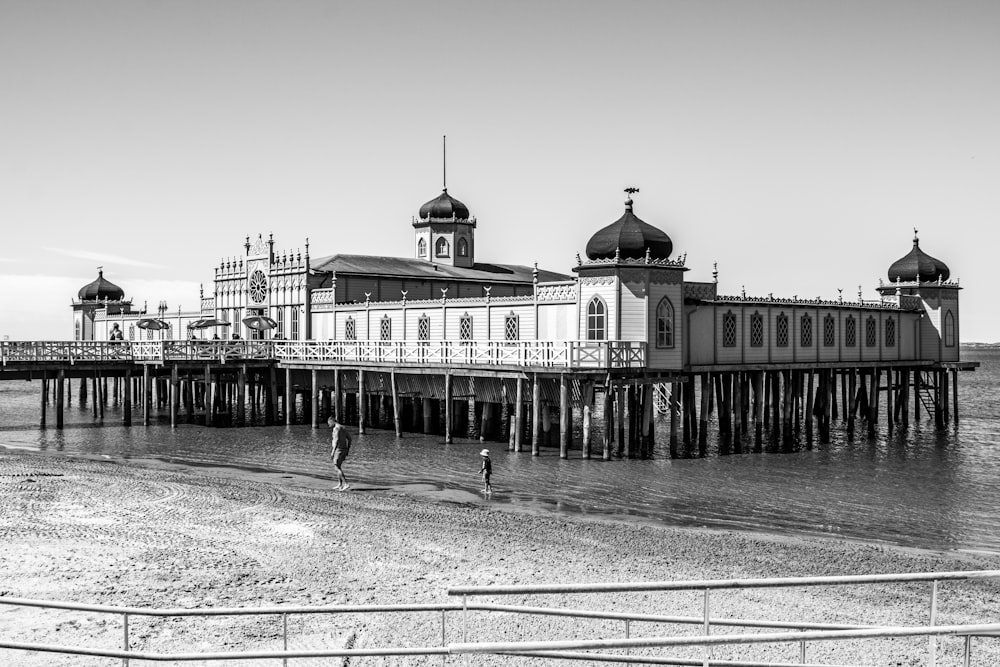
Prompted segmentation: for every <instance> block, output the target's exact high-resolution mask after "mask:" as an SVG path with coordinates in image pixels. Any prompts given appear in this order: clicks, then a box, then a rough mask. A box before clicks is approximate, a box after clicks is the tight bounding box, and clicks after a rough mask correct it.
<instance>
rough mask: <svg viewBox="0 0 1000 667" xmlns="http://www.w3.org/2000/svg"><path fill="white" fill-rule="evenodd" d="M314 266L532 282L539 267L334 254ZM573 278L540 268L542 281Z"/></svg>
mask: <svg viewBox="0 0 1000 667" xmlns="http://www.w3.org/2000/svg"><path fill="white" fill-rule="evenodd" d="M312 267H313V270H315V271H321V272H332V273H334V274H355V275H369V276H387V277H394V278H417V279H422V280H466V281H476V282H486V283H490V282H493V283H522V284H530V283H531V282H532V281H533V280H534V271H535V269H534V268H533V267H530V266H519V265H516V264H482V263H480V262H477V263H476V264H474V265H473V266H472V267H471V268H467V269H466V268H462V267H458V266H448V265H445V264H434V263H432V262H428V261H426V260H422V259H409V258H405V257H381V256H373V255H333V256H332V257H322V258H319V259H317V260H314V261H313V263H312ZM558 280H572V277H571V276H567V275H565V274H562V273H555V272H554V271H545V270H542V269H538V281H539V282H553V281H558Z"/></svg>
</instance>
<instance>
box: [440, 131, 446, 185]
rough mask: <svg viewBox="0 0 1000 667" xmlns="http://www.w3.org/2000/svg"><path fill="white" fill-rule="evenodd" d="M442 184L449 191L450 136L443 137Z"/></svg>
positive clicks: (444, 135)
mask: <svg viewBox="0 0 1000 667" xmlns="http://www.w3.org/2000/svg"><path fill="white" fill-rule="evenodd" d="M441 182H442V184H443V186H444V191H445V192H447V191H448V135H447V134H443V135H441Z"/></svg>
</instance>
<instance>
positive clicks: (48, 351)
mask: <svg viewBox="0 0 1000 667" xmlns="http://www.w3.org/2000/svg"><path fill="white" fill-rule="evenodd" d="M0 358H2V362H3V366H4V367H7V366H8V365H11V364H25V363H45V362H54V363H70V364H76V363H81V362H85V363H93V362H123V361H124V362H136V363H165V362H177V361H204V362H206V363H208V362H218V363H225V362H227V361H245V360H253V361H269V360H275V361H279V362H281V361H284V362H296V361H304V362H331V363H364V364H384V365H393V366H396V365H399V366H405V365H421V366H427V365H433V366H514V367H542V368H641V367H643V366H644V365H645V362H646V344H645V343H641V342H631V341H590V340H588V341H574V340H571V341H335V340H330V341H321V340H311V341H282V340H195V339H189V340H141V341H4V342H2V343H0Z"/></svg>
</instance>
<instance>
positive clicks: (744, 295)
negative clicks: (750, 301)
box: [740, 285, 747, 299]
mask: <svg viewBox="0 0 1000 667" xmlns="http://www.w3.org/2000/svg"><path fill="white" fill-rule="evenodd" d="M740 292H741V294H742V295H743V298H744V299H745V298H747V286H746V285H740Z"/></svg>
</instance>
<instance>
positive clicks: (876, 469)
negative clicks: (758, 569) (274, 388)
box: [0, 349, 1000, 552]
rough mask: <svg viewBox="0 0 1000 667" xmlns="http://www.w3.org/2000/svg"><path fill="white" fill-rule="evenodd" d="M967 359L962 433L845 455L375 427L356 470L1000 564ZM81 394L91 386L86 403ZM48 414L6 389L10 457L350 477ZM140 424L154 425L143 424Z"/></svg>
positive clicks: (518, 503)
mask: <svg viewBox="0 0 1000 667" xmlns="http://www.w3.org/2000/svg"><path fill="white" fill-rule="evenodd" d="M963 359H964V360H966V361H978V362H980V364H981V365H980V367H979V369H977V370H976V371H975V372H963V373H960V374H959V410H960V414H959V422H958V424H957V426H956V425H955V424H953V423H952V424H949V425H948V426H947V427H946V428H945V429H941V430H938V429H936V428H935V427H934V424H933V421H932V415H927V414H926V411H922V412H923V414H922V419H921V421H920V422H919V423H914V421H913V419H912V417H911V420H910V428H909V429H908V430H907V431H905V432H904V431H902V430H901V429H898V428H897V429H896V430H895V432H894V433H893V434H892V435H889V434H888V433H887V430H886V428H885V424H884V423H882V424H881V425H880V428H879V433H878V434H877V436H876V437H874V438H869V437H868V435H867V433H866V429H865V427H864V426H863V425H860V426H859V428H858V429H857V433H856V434H855V436H854V438H853V439H848V438H847V436H846V433H845V432H844V428H843V425H842V424H841V423H840V422H835V423H834V427H833V429H832V431H833V433H832V442H830V443H829V444H825V445H820V444H818V443H814V444H813V446H812V448H807V447H805V446H804V445H803V444H800V445H799V446H797V447H795V448H792V449H791V450H782V449H781V448H775V447H766V448H765V451H764V452H761V453H753V452H746V451H745V450H744V453H742V454H727V455H720V453H719V448H718V444H717V443H716V442H710V444H709V448H708V450H707V455H706V456H704V457H697V456H694V457H685V458H677V459H671V458H670V457H669V456H668V455H667V447H666V444H665V443H666V438H665V437H664V435H665V433H666V428H667V426H666V425H667V422H666V419H663V420H662V421H661V423H660V424H658V431H659V432H660V437H659V444H658V451H657V453H656V455H655V456H654V458H652V459H646V460H628V459H613V460H611V461H603V460H601V459H600V458H597V459H590V460H583V459H582V458H581V457H580V451H579V450H578V449H577V450H572V451H571V452H570V458H569V459H560V458H559V451H558V448H557V447H545V448H543V449H542V453H541V456H538V457H533V456H531V453H530V447H529V448H528V449H529V451H526V452H521V453H513V452H507V451H506V449H507V446H506V443H505V442H486V443H481V442H480V441H478V440H471V439H461V438H456V439H455V442H454V443H452V444H445V443H444V442H443V438H442V437H440V436H428V435H419V434H410V433H404V435H403V437H402V438H399V439H397V438H396V437H395V436H394V434H393V432H392V431H391V430H389V431H385V430H375V429H369V430H368V433H367V434H366V435H364V436H358V435H357V432H356V429H353V428H352V432H353V434H354V441H355V442H354V446H353V448H352V450H351V454H350V457H349V458H348V460H347V463H346V464H345V471H346V472H347V473H348V476H349V477H350V478H351V480H352V483H354V485H355V488H356V489H358V490H364V489H383V488H395V489H399V490H403V491H405V490H406V489H409V488H415V487H421V488H431V489H437V490H440V491H444V492H446V493H443V494H441V495H440V497H441V498H448V499H451V500H452V501H453V500H454V499H455V498H465V499H473V498H475V500H468V502H482V503H492V504H495V505H499V506H501V507H509V508H516V509H527V510H532V511H552V512H572V513H578V514H587V515H593V516H595V517H601V518H604V517H608V518H618V519H624V520H637V521H652V522H660V523H665V524H677V525H696V526H709V527H729V528H734V529H742V530H762V531H769V532H783V533H789V534H824V535H836V536H841V537H844V538H850V539H861V540H867V541H886V542H890V543H895V544H902V545H909V546H921V547H929V548H937V549H956V548H957V549H982V550H989V551H997V552H1000V511H998V508H1000V444H998V440H1000V402H998V401H997V393H998V388H1000V350H995V349H968V350H965V351H963ZM78 386H79V384H78V382H76V381H75V382H74V383H73V385H72V387H73V390H74V391H76V390H77V388H78ZM911 410H912V408H911ZM39 412H40V383H39V382H37V381H36V382H21V381H18V382H3V383H0V445H2V446H3V447H6V448H19V449H24V450H29V451H36V452H39V453H42V452H58V453H62V454H65V455H71V456H79V455H89V456H102V457H108V458H111V459H155V460H159V461H170V462H172V463H175V464H178V465H180V466H188V467H191V468H195V467H201V466H214V467H228V468H236V469H240V470H241V471H243V473H245V474H250V475H254V474H262V475H266V476H267V478H268V479H273V477H274V474H279V475H294V476H300V477H301V476H306V477H312V478H314V479H315V480H317V481H318V482H320V483H325V482H326V481H327V480H335V475H334V472H333V467H332V465H331V462H330V460H329V452H330V444H329V438H330V430H329V429H328V428H326V427H325V426H324V427H322V428H319V429H312V428H311V427H310V426H308V425H295V426H270V427H246V428H206V427H205V426H202V425H194V424H181V425H179V426H178V427H177V428H173V429H172V428H170V425H169V422H168V421H167V418H166V414H165V413H164V414H158V415H156V416H155V418H154V423H153V424H152V425H151V426H150V427H148V428H147V427H143V426H141V425H133V426H131V427H125V426H122V425H121V411H120V408H119V407H118V406H116V405H109V406H108V407H107V408H106V410H105V417H104V421H103V424H100V423H97V422H96V420H95V419H94V416H93V412H92V405H91V404H90V403H89V402H88V403H86V404H82V403H81V402H80V400H79V397H78V396H77V395H76V394H74V395H73V398H72V404H71V405H70V406H69V407H68V408H67V410H66V415H65V422H66V424H65V428H64V429H62V430H58V429H56V428H54V427H53V426H52V424H53V422H54V415H53V414H52V406H51V404H50V406H49V424H50V425H49V427H48V428H45V429H42V428H39V426H38V422H39ZM929 417H930V419H928V418H929ZM134 418H139V419H137V420H136V424H141V421H140V419H141V418H140V417H139V413H138V411H134ZM182 418H183V415H182ZM711 435H712V437H713V438H714V435H715V433H714V432H713V433H712V434H711ZM484 446H485V447H488V448H489V449H490V451H491V458H492V461H493V487H494V493H493V494H492V496H489V497H483V496H480V495H478V490H479V488H480V485H481V482H480V480H479V477H478V476H477V474H476V473H477V471H478V470H479V465H480V459H479V450H480V449H481V448H482V447H484ZM40 458H41V457H40ZM40 464H42V463H41V461H40ZM330 485H331V488H332V487H333V486H334V485H335V481H331V482H330Z"/></svg>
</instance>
